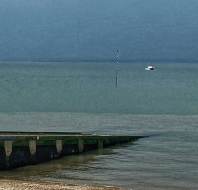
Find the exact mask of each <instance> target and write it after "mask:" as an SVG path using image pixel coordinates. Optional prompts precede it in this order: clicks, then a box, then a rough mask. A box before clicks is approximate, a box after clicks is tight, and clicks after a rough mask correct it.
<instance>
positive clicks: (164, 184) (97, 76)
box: [0, 63, 198, 190]
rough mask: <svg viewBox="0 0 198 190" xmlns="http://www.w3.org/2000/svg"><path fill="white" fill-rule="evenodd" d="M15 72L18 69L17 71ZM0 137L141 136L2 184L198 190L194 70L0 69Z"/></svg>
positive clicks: (26, 170)
mask: <svg viewBox="0 0 198 190" xmlns="http://www.w3.org/2000/svg"><path fill="white" fill-rule="evenodd" d="M18 64H19V63H18ZM0 68H1V70H0V78H1V81H0V87H1V88H0V91H1V93H0V110H1V113H0V130H4V131H5V130H14V131H78V132H79V131H81V132H91V133H97V134H122V135H125V134H126V135H148V136H149V137H147V138H143V139H140V140H138V141H136V142H134V143H133V144H127V145H124V146H117V147H115V148H108V149H105V150H103V151H94V152H90V153H87V154H85V155H80V156H69V157H65V158H63V159H60V160H55V161H51V162H48V163H45V164H40V165H37V166H27V167H23V168H19V169H15V170H12V171H7V172H0V177H2V178H18V179H29V180H33V181H34V180H36V181H37V180H41V181H42V180H43V181H45V180H46V181H60V182H63V183H71V184H72V183H79V184H99V185H114V186H121V187H123V188H126V189H138V190H143V189H160V190H163V189H172V190H177V189H178V190H179V189H185V190H186V189H187V190H188V189H189V190H190V189H197V188H198V182H197V179H198V178H197V176H198V143H197V139H198V109H197V102H198V96H197V94H198V88H197V84H198V75H197V73H196V72H197V71H198V66H197V65H196V64H167V65H166V64H160V65H158V69H157V70H156V71H154V72H152V73H150V72H145V71H144V65H143V64H134V65H130V64H124V65H123V66H121V68H120V76H119V77H120V78H119V79H120V80H119V86H118V88H117V89H115V86H114V80H113V76H114V72H113V70H112V68H113V67H112V65H111V64H105V63H102V65H100V64H99V63H95V64H91V63H84V64H83V63H82V64H77V63H75V65H72V64H68V65H67V64H66V65H64V64H57V65H56V64H47V63H40V64H35V65H34V64H29V65H24V64H19V65H13V64H11V63H10V64H2V65H0Z"/></svg>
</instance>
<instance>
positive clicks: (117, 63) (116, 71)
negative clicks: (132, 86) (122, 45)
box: [115, 49, 120, 88]
mask: <svg viewBox="0 0 198 190" xmlns="http://www.w3.org/2000/svg"><path fill="white" fill-rule="evenodd" d="M119 58H120V51H119V49H117V50H116V60H115V64H116V70H115V87H116V88H117V87H118V69H119V68H118V66H119Z"/></svg>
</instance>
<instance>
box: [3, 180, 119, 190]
mask: <svg viewBox="0 0 198 190" xmlns="http://www.w3.org/2000/svg"><path fill="white" fill-rule="evenodd" d="M0 190H121V189H120V188H117V187H94V186H87V185H82V186H80V185H72V184H68V185H67V184H63V183H56V182H32V181H20V180H4V179H0Z"/></svg>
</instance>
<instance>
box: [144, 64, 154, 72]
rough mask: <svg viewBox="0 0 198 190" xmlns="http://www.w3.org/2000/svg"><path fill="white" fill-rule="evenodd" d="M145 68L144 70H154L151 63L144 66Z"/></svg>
mask: <svg viewBox="0 0 198 190" xmlns="http://www.w3.org/2000/svg"><path fill="white" fill-rule="evenodd" d="M145 70H146V71H153V70H155V67H154V66H152V65H149V66H147V67H146V68H145Z"/></svg>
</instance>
